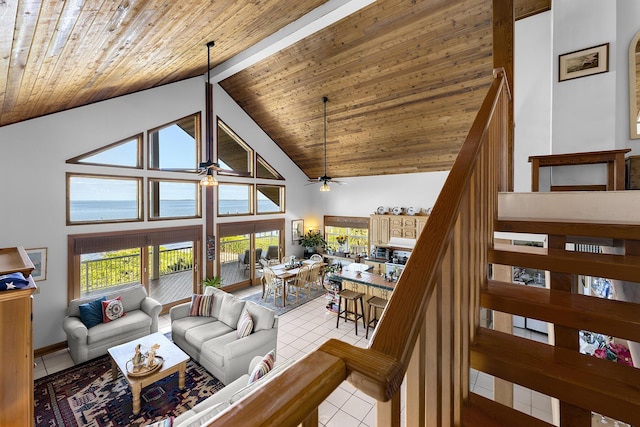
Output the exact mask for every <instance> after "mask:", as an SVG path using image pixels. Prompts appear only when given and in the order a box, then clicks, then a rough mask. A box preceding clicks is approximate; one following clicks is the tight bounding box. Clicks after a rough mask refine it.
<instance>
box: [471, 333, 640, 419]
mask: <svg viewBox="0 0 640 427" xmlns="http://www.w3.org/2000/svg"><path fill="white" fill-rule="evenodd" d="M471 366H472V367H473V368H475V369H477V370H479V371H482V372H486V373H488V374H490V375H494V376H496V377H499V378H502V379H504V380H506V381H510V382H513V383H516V384H520V385H522V386H524V387H527V388H530V389H532V390H537V391H539V392H541V393H543V394H546V395H548V396H553V397H557V398H558V399H560V400H561V401H564V402H567V403H570V404H572V405H575V406H577V407H581V408H589V409H590V410H593V411H596V412H598V413H602V414H604V415H611V416H613V417H614V418H616V419H619V420H621V421H625V422H627V423H630V424H636V425H640V370H638V369H635V368H633V367H630V366H626V365H622V364H620V363H615V362H612V361H609V360H602V359H598V358H596V357H592V356H588V355H583V354H580V353H578V352H576V351H571V350H568V349H564V348H560V347H554V346H550V345H547V344H542V343H539V342H535V341H531V340H528V339H524V338H520V337H516V336H513V335H509V334H504V333H501V332H497V331H493V330H489V329H485V328H481V329H480V330H479V331H478V333H477V335H476V340H475V342H474V343H473V345H472V346H471Z"/></svg>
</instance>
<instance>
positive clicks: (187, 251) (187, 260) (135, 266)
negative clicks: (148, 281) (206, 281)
mask: <svg viewBox="0 0 640 427" xmlns="http://www.w3.org/2000/svg"><path fill="white" fill-rule="evenodd" d="M159 265H160V276H166V275H168V274H173V273H179V272H181V271H187V270H191V269H192V268H193V248H192V247H182V248H173V249H160V252H159ZM140 271H141V270H140V253H135V254H130V255H120V256H107V257H104V258H99V259H93V260H86V261H82V263H81V264H80V273H81V282H80V289H81V292H82V294H83V295H86V294H89V293H91V292H95V291H99V290H102V289H107V288H111V287H114V286H119V285H124V284H128V283H136V282H140V281H141V274H140Z"/></svg>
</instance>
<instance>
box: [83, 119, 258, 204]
mask: <svg viewBox="0 0 640 427" xmlns="http://www.w3.org/2000/svg"><path fill="white" fill-rule="evenodd" d="M159 133H160V159H159V161H160V168H161V169H172V168H173V169H194V168H195V167H196V166H197V165H196V164H195V159H196V154H195V143H194V140H193V138H192V137H191V135H189V134H188V133H186V132H185V131H184V130H182V129H181V128H180V127H179V126H177V125H175V124H174V125H170V126H168V127H166V128H163V129H161V130H160V131H159ZM136 156H137V139H136V138H133V139H132V140H131V141H129V142H126V143H124V144H121V145H119V146H117V147H112V148H110V149H108V150H106V151H104V152H100V153H97V154H94V155H93V156H91V157H87V158H85V159H84V162H90V163H99V164H107V165H118V166H135V165H136ZM145 163H146V161H145ZM96 173H100V172H99V171H96ZM136 183H137V182H136V181H134V180H125V179H110V180H109V184H110V185H108V186H105V185H104V180H102V179H93V178H85V177H74V178H73V179H72V181H71V194H72V200H76V201H81V200H82V201H86V200H136V196H137V190H136ZM197 191H199V188H198V189H197ZM160 194H161V197H162V199H163V200H183V199H194V198H195V190H194V187H193V185H192V184H189V183H171V182H164V183H161V188H160ZM220 199H222V200H246V199H247V189H246V187H243V186H236V185H230V186H222V189H221V192H220ZM265 199H266V198H265V197H264V196H262V195H261V194H259V195H258V200H265Z"/></svg>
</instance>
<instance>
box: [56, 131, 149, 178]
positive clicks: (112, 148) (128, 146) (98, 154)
mask: <svg viewBox="0 0 640 427" xmlns="http://www.w3.org/2000/svg"><path fill="white" fill-rule="evenodd" d="M67 163H72V164H83V165H94V166H117V167H122V168H135V169H141V168H142V134H141V133H140V134H138V135H135V136H132V137H130V138H126V139H123V140H122V141H118V142H114V143H113V144H109V145H105V146H104V147H100V148H98V149H97V150H93V151H89V152H88V153H84V154H81V155H79V156H76V157H72V158H71V159H69V160H67Z"/></svg>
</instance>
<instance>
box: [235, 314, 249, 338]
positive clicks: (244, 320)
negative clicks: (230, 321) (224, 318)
mask: <svg viewBox="0 0 640 427" xmlns="http://www.w3.org/2000/svg"><path fill="white" fill-rule="evenodd" d="M251 332H253V319H252V318H251V315H250V314H249V313H248V312H246V311H245V312H244V313H242V316H240V320H238V327H237V329H236V336H237V337H238V338H243V337H246V336H249V335H251Z"/></svg>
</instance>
